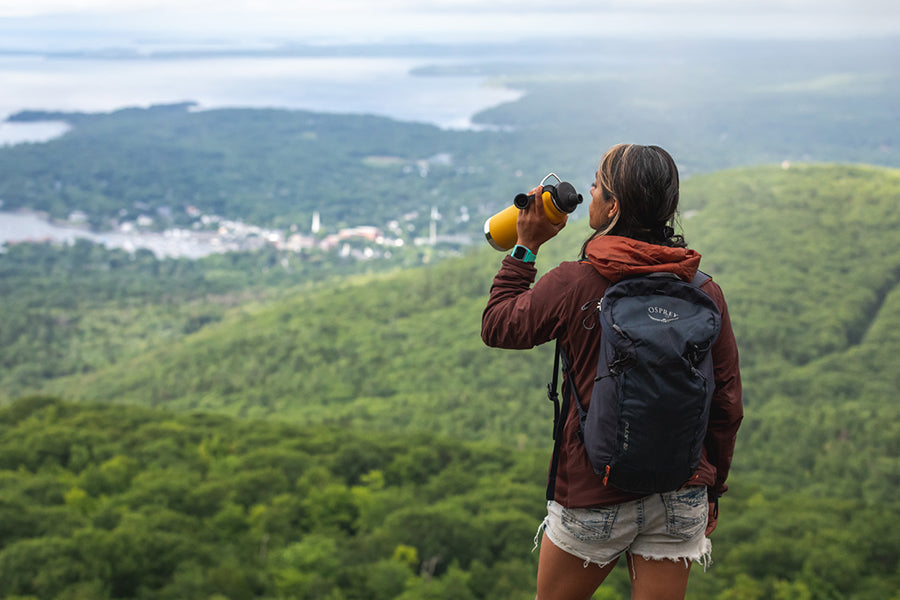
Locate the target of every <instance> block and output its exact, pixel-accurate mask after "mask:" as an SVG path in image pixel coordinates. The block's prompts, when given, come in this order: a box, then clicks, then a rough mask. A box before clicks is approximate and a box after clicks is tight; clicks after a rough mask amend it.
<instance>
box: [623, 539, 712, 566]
mask: <svg viewBox="0 0 900 600" xmlns="http://www.w3.org/2000/svg"><path fill="white" fill-rule="evenodd" d="M629 554H631V555H632V556H640V557H641V558H643V559H644V560H671V561H672V562H678V561H682V562H684V566H685V567H688V566H689V565H690V564H691V562H695V563H697V564H698V565H701V566H702V567H703V572H704V573H705V572H706V570H707V569H708V568H709V567H710V566H711V565H712V564H713V560H712V542H711V541H710V540H709V538H705V539H704V544H703V551H702V552H700V553H699V554H696V555H689V556H678V557H675V558H672V557H671V556H662V555H653V554H649V555H648V554H632V553H630V552H629Z"/></svg>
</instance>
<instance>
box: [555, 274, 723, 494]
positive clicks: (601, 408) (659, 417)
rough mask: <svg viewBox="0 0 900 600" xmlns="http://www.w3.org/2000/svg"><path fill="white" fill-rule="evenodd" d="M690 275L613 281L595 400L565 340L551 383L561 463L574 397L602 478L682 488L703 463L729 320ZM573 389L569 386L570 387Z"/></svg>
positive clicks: (638, 488)
mask: <svg viewBox="0 0 900 600" xmlns="http://www.w3.org/2000/svg"><path fill="white" fill-rule="evenodd" d="M708 279H710V277H709V276H708V275H706V274H704V273H700V272H698V273H697V275H696V276H695V277H694V279H693V280H692V281H691V282H686V281H683V280H681V279H679V278H678V277H677V276H675V275H674V274H671V273H654V274H651V275H644V276H639V277H632V278H628V279H623V280H622V281H619V282H617V283H615V284H613V285H610V286H609V287H608V288H607V290H606V293H605V294H604V296H603V298H602V300H601V301H600V303H599V304H598V305H597V306H596V310H598V311H599V318H600V323H601V333H600V340H599V343H600V358H599V360H598V364H597V377H596V379H595V381H594V387H593V392H592V394H591V402H590V404H589V406H588V408H587V410H585V409H584V407H583V406H582V404H581V402H579V401H578V397H577V395H576V394H575V389H574V385H573V384H572V383H571V377H569V375H568V362H567V360H566V356H565V354H564V353H563V352H562V349H561V347H560V344H559V343H557V358H556V361H555V363H556V364H554V372H553V383H551V384H550V385H549V386H548V390H549V395H550V399H551V400H553V401H554V403H555V406H556V409H557V410H556V423H555V424H554V438H555V439H556V440H557V443H556V448H555V449H554V455H555V456H554V463H553V472H551V481H550V487H549V488H548V497H550V496H551V494H552V491H553V490H552V488H553V485H554V483H555V481H554V480H555V468H556V462H557V460H558V452H559V438H560V437H561V436H560V435H559V431H557V429H558V428H560V427H562V425H563V423H564V421H565V416H564V415H565V414H566V413H567V412H568V407H567V406H566V405H567V404H568V401H569V398H568V397H567V396H571V397H572V399H574V401H575V403H576V406H577V407H578V411H579V414H580V418H581V435H582V439H583V441H584V446H585V450H586V451H587V454H588V458H589V459H590V462H591V465H592V466H593V468H594V471H596V472H597V473H598V474H599V475H601V476H602V477H603V483H604V485H606V484H609V485H613V486H615V487H616V488H619V489H621V490H624V491H627V492H634V493H640V494H649V493H654V492H665V491H670V490H674V489H678V488H679V487H681V486H682V485H684V484H685V483H687V481H688V480H689V479H690V477H691V475H692V474H693V473H694V471H695V470H696V469H697V466H698V465H699V463H700V457H701V453H702V450H703V440H704V438H705V436H706V425H707V421H708V418H709V407H710V401H711V400H712V395H713V391H714V389H715V379H714V376H713V364H712V354H711V352H710V350H711V348H712V346H713V344H714V343H715V341H716V338H717V337H718V335H719V329H720V327H721V324H722V318H721V314H720V313H719V308H718V306H717V305H716V303H715V302H714V301H713V300H712V298H710V297H709V296H708V295H707V294H706V293H705V292H703V291H702V290H701V289H700V286H701V285H703V283H705V282H706V281H707V280H708ZM560 358H561V360H562V365H563V370H564V371H565V372H566V378H567V380H568V381H569V386H568V389H567V390H564V392H563V396H564V401H565V402H564V407H563V410H562V415H563V419H562V422H560V419H559V416H560V409H559V402H558V397H557V394H556V386H557V371H558V365H559V361H560ZM566 392H568V394H567V393H566Z"/></svg>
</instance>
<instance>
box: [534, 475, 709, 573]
mask: <svg viewBox="0 0 900 600" xmlns="http://www.w3.org/2000/svg"><path fill="white" fill-rule="evenodd" d="M708 513H709V501H708V499H707V495H706V487H705V486H697V485H694V486H687V487H684V488H682V489H680V490H675V491H673V492H665V493H662V494H652V495H650V496H645V497H643V498H640V499H638V500H633V501H631V502H624V503H622V504H615V505H612V506H604V507H602V508H565V507H563V506H562V505H560V504H558V503H556V502H554V501H550V502H548V503H547V517H546V518H545V519H544V522H543V523H541V526H540V527H539V528H538V533H537V535H536V536H535V547H537V543H538V540H539V539H540V535H541V529H543V530H544V533H546V534H547V537H548V538H550V541H551V542H553V544H554V545H556V546H557V547H559V548H560V549H561V550H564V551H565V552H568V553H569V554H572V555H574V556H577V557H579V558H581V559H583V560H584V565H585V566H588V564H589V563H595V564H597V565H599V566H601V567H603V566H606V565H608V564H609V563H611V562H612V561H614V560H615V559H616V558H618V557H619V556H620V555H621V554H622V553H623V552H628V553H630V554H633V555H636V556H642V557H644V558H646V559H653V560H661V559H664V558H667V559H670V560H683V561H685V563H688V561H697V562H699V563H700V564H702V565H703V566H704V568H705V567H706V566H707V565H708V564H709V563H710V554H711V552H712V544H711V543H710V541H709V538H707V537H706V521H707V514H708Z"/></svg>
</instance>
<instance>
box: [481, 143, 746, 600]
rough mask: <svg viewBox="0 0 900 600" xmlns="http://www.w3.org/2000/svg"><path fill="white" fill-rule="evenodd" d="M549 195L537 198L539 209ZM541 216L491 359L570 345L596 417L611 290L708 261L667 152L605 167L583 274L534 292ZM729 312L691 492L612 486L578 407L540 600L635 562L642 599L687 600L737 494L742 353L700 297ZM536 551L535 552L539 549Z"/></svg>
mask: <svg viewBox="0 0 900 600" xmlns="http://www.w3.org/2000/svg"><path fill="white" fill-rule="evenodd" d="M541 191H542V190H541V188H540V187H538V188H535V189H534V190H532V192H531V193H533V194H535V195H536V196H535V197H537V198H540V194H541ZM540 204H541V203H540V202H532V203H531V205H530V206H529V207H528V208H526V209H523V210H521V211H520V213H519V216H518V221H517V227H516V229H517V233H518V244H517V246H516V248H515V249H514V250H513V253H512V254H511V255H510V256H507V257H506V258H504V259H503V263H502V266H501V267H500V271H499V273H498V274H497V276H496V277H495V278H494V282H493V286H492V287H491V294H490V298H489V300H488V304H487V308H486V309H485V311H484V315H483V318H482V338H483V339H484V341H485V343H486V344H488V345H489V346H493V347H498V348H514V349H526V348H532V347H534V346H536V345H538V344H543V343H545V342H548V341H550V340H554V339H558V340H559V341H560V342H561V344H562V348H563V351H564V353H565V355H566V356H567V357H568V358H569V361H570V365H569V376H570V377H571V379H572V383H573V384H574V389H575V391H576V392H577V397H578V398H579V399H581V402H582V405H583V406H585V408H586V407H587V403H588V402H589V401H590V398H591V389H592V386H593V383H594V376H595V373H596V367H597V359H598V352H599V344H598V343H597V341H598V339H599V333H598V331H596V323H595V322H591V320H590V319H589V318H588V319H586V314H587V313H586V312H585V310H584V307H585V306H592V305H595V304H596V300H597V299H599V298H600V297H602V296H603V292H604V291H605V290H606V288H607V286H608V285H610V284H611V283H615V282H616V281H619V280H621V279H623V278H626V277H629V276H633V275H639V274H646V273H648V272H655V271H664V272H670V273H675V274H677V275H678V276H679V277H681V278H682V279H684V280H686V281H690V280H691V279H692V278H693V276H694V274H695V273H696V272H697V269H698V267H699V264H700V255H699V254H698V253H697V252H695V251H693V250H690V249H688V248H687V245H686V243H685V241H684V239H683V237H682V236H680V235H676V234H675V232H674V230H673V229H672V224H673V223H674V220H675V216H676V211H677V208H678V169H677V167H676V166H675V162H674V161H673V160H672V157H671V156H670V155H669V154H668V153H667V152H666V151H665V150H663V149H662V148H659V147H657V146H639V145H632V144H620V145H617V146H614V147H613V148H611V149H610V150H609V151H608V152H607V153H606V154H605V155H604V157H603V159H602V160H601V162H600V167H599V169H598V170H597V173H596V177H595V181H594V183H593V185H592V186H591V203H590V207H589V214H590V217H589V222H590V227H591V229H592V230H593V233H592V234H591V236H590V237H589V238H588V239H587V241H586V242H585V243H584V246H583V247H582V251H581V260H579V261H574V262H564V263H562V264H560V265H559V266H558V267H556V268H555V269H553V270H551V271H549V272H548V273H547V274H546V275H544V276H543V277H541V279H540V280H539V281H538V282H537V283H536V284H535V285H534V287H532V283H533V282H534V278H535V274H536V269H535V267H534V260H535V258H536V255H537V254H538V251H539V249H540V247H541V245H542V244H543V243H544V242H546V241H547V240H549V239H550V238H552V237H553V236H555V235H556V234H557V233H558V232H559V231H560V230H561V229H562V227H564V226H565V223H562V224H559V225H554V224H553V223H551V222H550V221H548V220H547V218H546V217H545V215H544V211H543V210H542V208H541V206H540ZM701 289H702V290H703V291H705V292H706V293H707V294H708V295H709V296H710V297H711V298H712V299H713V300H714V301H715V303H716V304H717V305H718V307H719V310H720V311H721V314H722V328H721V331H720V333H719V336H718V338H717V340H716V343H715V344H714V346H713V349H712V353H713V363H714V371H715V385H716V387H715V392H714V394H713V399H712V406H711V409H710V417H709V424H708V430H707V436H706V439H705V442H704V449H703V456H702V459H701V463H700V466H699V467H698V469H697V472H696V473H695V474H694V476H693V477H692V478H691V480H690V481H691V485H686V486H685V487H683V488H682V489H679V490H675V491H672V492H666V493H663V494H652V495H649V496H638V495H635V494H630V493H626V492H623V491H621V490H618V489H616V488H614V487H612V486H608V485H604V484H603V481H602V478H601V477H600V476H598V475H597V474H596V473H594V470H593V469H592V467H591V465H590V463H589V461H588V458H587V455H586V453H585V450H584V445H583V444H582V442H581V441H580V439H579V418H578V410H577V408H576V407H575V405H574V404H571V405H570V407H569V410H568V414H567V415H563V418H565V423H564V425H563V431H562V435H561V436H558V437H560V439H559V440H558V441H557V444H559V446H558V450H557V452H555V453H554V454H555V455H558V460H557V461H556V462H555V464H552V465H551V469H550V472H551V481H550V485H549V486H548V511H547V512H548V514H547V518H546V519H545V520H544V522H543V523H542V524H541V528H540V529H539V530H538V532H539V534H540V531H541V529H543V537H542V539H541V542H540V543H541V550H540V558H539V562H538V575H537V599H538V600H586V599H589V598H590V597H591V595H592V594H593V593H594V591H595V590H596V589H597V587H598V586H599V585H600V584H601V583H602V582H603V580H604V579H605V578H606V576H607V575H608V574H609V573H610V571H612V569H613V567H614V566H615V565H616V563H617V561H618V560H619V558H620V556H621V555H622V554H625V555H626V558H627V561H628V565H629V573H630V576H631V583H632V598H634V599H638V600H640V599H651V598H652V599H654V600H660V599H669V598H672V599H681V598H684V595H685V590H686V589H687V581H688V575H689V573H690V568H691V564H692V561H697V562H701V563H702V564H704V565H705V564H706V563H707V562H708V560H709V557H710V552H711V544H710V542H709V540H708V538H707V536H708V535H709V534H710V533H712V531H713V529H715V526H716V522H717V517H718V514H717V513H718V509H717V507H718V498H719V496H721V495H722V494H723V493H724V492H725V490H726V489H727V486H726V485H725V480H726V477H727V475H728V470H729V467H730V465H731V458H732V454H733V450H734V443H735V437H736V435H737V430H738V427H739V425H740V422H741V418H742V416H743V409H742V405H741V380H740V372H739V370H738V353H737V344H736V342H735V339H734V333H733V332H732V328H731V321H730V319H729V317H728V308H727V306H726V304H725V299H724V296H723V295H722V290H721V289H720V288H719V286H718V285H717V284H716V283H715V282H713V281H712V280H711V279H710V280H708V281H707V282H706V283H704V284H703V286H702V287H701ZM536 539H537V538H536Z"/></svg>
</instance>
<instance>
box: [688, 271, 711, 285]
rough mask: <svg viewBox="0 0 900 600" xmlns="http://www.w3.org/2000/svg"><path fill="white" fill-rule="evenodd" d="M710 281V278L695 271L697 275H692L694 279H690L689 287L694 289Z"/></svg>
mask: <svg viewBox="0 0 900 600" xmlns="http://www.w3.org/2000/svg"><path fill="white" fill-rule="evenodd" d="M710 279H712V276H710V275H707V274H706V273H704V272H703V271H697V273H696V274H695V275H694V278H693V279H691V285H692V286H694V287H700V286H702V285H703V284H704V283H706V282H707V281H709V280H710Z"/></svg>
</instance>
